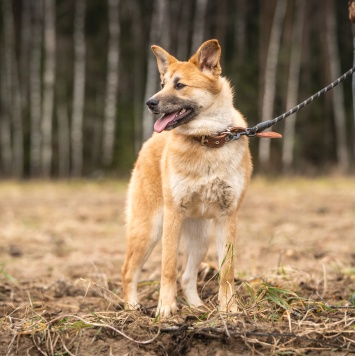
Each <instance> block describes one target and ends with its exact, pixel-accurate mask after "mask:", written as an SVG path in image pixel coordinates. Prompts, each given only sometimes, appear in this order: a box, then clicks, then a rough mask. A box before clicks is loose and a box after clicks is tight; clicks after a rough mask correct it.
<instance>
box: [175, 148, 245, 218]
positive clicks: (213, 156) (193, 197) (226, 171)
mask: <svg viewBox="0 0 355 356" xmlns="http://www.w3.org/2000/svg"><path fill="white" fill-rule="evenodd" d="M244 154H245V148H244V146H243V145H234V144H230V145H229V147H223V148H221V149H209V150H208V151H206V154H205V155H204V156H203V159H201V160H199V161H198V162H197V163H195V164H194V165H191V164H189V163H188V162H182V161H180V160H179V159H177V158H171V159H169V168H170V169H171V175H170V181H169V186H170V191H171V193H172V195H173V199H174V203H175V204H176V206H177V207H178V208H179V209H180V210H181V211H182V212H183V213H184V215H185V216H186V217H193V218H218V217H220V216H223V215H224V214H227V213H228V212H229V211H230V210H231V209H234V208H235V207H236V206H237V205H238V202H239V199H240V197H241V194H242V192H243V190H244V185H245V180H246V172H245V171H244V169H243V168H242V166H241V161H242V158H243V155H244Z"/></svg>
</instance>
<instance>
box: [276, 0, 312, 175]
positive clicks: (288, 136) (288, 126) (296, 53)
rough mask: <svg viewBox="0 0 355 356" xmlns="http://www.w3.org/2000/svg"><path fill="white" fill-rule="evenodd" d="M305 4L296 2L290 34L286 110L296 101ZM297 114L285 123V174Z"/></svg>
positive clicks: (301, 1)
mask: <svg viewBox="0 0 355 356" xmlns="http://www.w3.org/2000/svg"><path fill="white" fill-rule="evenodd" d="M305 8H306V2H305V1H303V0H296V2H295V19H294V23H293V30H292V31H293V32H292V47H291V59H290V68H289V75H288V87H287V99H286V109H287V110H288V109H290V108H293V107H294V106H296V105H297V101H298V88H299V78H300V72H301V54H302V38H303V27H304V19H305ZM296 118H297V113H295V114H293V116H292V117H289V118H288V119H287V120H286V121H285V131H284V139H283V150H282V163H283V169H284V171H285V172H287V171H288V172H289V171H290V169H291V167H292V165H293V152H294V142H295V125H296Z"/></svg>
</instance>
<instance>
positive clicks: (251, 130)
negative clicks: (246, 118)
mask: <svg viewBox="0 0 355 356" xmlns="http://www.w3.org/2000/svg"><path fill="white" fill-rule="evenodd" d="M354 72H355V67H353V68H351V69H349V70H348V71H347V72H346V73H344V74H343V75H342V76H341V77H339V78H338V79H337V80H335V81H334V82H333V83H331V84H329V85H328V86H326V87H325V88H323V89H322V90H320V91H319V92H318V93H316V94H314V95H312V96H311V97H309V98H308V99H306V100H305V101H303V102H302V103H300V104H298V105H297V106H295V107H294V108H292V109H291V110H289V111H287V112H285V113H284V114H282V115H280V116H278V117H276V118H275V119H273V120H267V121H263V122H260V123H259V124H257V125H255V126H253V127H250V128H246V129H245V130H244V131H241V132H235V133H231V134H230V140H231V141H235V140H238V139H239V138H240V137H241V136H243V135H245V136H248V137H253V136H255V135H256V134H257V133H259V132H262V131H264V130H266V129H268V128H269V127H271V126H273V125H275V124H276V123H277V122H280V121H282V120H284V119H285V118H286V117H288V116H290V115H292V114H294V113H295V112H297V111H298V110H300V109H302V108H304V107H305V106H307V105H308V104H310V103H311V102H312V101H314V100H316V99H318V98H319V97H320V96H322V95H323V94H325V93H326V92H327V91H329V90H331V89H333V88H334V87H335V86H337V85H338V84H339V83H341V82H343V81H344V80H345V79H346V78H347V77H349V76H350V75H352V74H353V73H354Z"/></svg>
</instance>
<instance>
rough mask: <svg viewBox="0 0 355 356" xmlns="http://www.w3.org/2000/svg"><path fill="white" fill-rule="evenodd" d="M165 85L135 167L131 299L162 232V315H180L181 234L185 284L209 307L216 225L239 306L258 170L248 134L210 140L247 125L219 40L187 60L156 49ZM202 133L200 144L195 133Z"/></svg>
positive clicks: (226, 301) (229, 305)
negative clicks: (246, 206)
mask: <svg viewBox="0 0 355 356" xmlns="http://www.w3.org/2000/svg"><path fill="white" fill-rule="evenodd" d="M152 50H153V52H154V54H155V56H156V57H157V62H158V69H159V72H160V77H161V90H160V91H159V92H158V93H156V94H155V95H154V96H152V97H151V98H150V99H149V100H148V101H147V106H148V107H149V109H150V111H151V112H153V113H155V114H163V115H162V116H161V117H160V118H159V119H158V120H157V121H156V122H155V125H154V130H155V131H156V132H157V133H155V134H154V135H153V136H152V137H151V138H150V139H149V140H148V141H147V142H146V143H145V144H144V145H143V148H142V150H141V152H140V153H139V156H138V159H137V162H136V164H135V167H134V170H133V173H132V177H131V181H130V186H129V193H128V207H127V229H128V248H127V254H126V259H125V262H124V266H123V268H122V275H123V276H122V277H123V279H122V281H123V292H124V298H125V302H126V303H127V304H128V305H129V306H133V307H134V306H136V305H137V304H138V296H137V283H138V278H139V274H140V271H141V269H142V266H143V264H144V263H145V262H146V260H147V259H148V257H149V255H150V253H151V252H152V250H153V248H154V246H155V245H156V243H157V242H158V241H159V240H160V239H161V237H162V251H163V252H162V272H161V285H160V297H159V305H158V309H157V315H160V316H161V317H169V316H170V315H171V314H174V313H176V311H177V305H176V293H177V288H176V279H177V256H178V248H179V242H180V238H181V237H182V239H183V242H184V246H185V249H186V254H187V261H186V267H185V270H184V273H183V275H182V288H183V291H184V294H185V297H186V299H187V302H188V303H189V304H190V305H191V306H196V307H197V306H201V305H203V303H202V301H201V299H200V297H199V295H198V292H197V286H196V283H197V273H198V268H199V265H200V264H201V262H202V260H203V258H204V257H205V255H206V252H207V249H208V242H209V237H210V230H211V226H212V224H213V223H214V224H215V235H216V243H217V248H218V261H219V282H220V286H219V294H218V298H219V303H220V307H221V310H223V311H231V310H234V309H235V304H234V248H235V240H236V233H237V214H238V210H239V207H240V205H241V202H242V200H243V196H244V193H245V191H246V188H247V185H248V182H249V180H250V175H251V171H252V164H251V158H250V153H249V148H248V139H247V138H246V137H245V136H243V137H241V138H240V139H239V140H237V141H230V142H227V143H226V144H225V145H223V147H220V148H209V147H207V146H205V145H204V144H203V143H204V140H208V137H213V136H211V135H216V133H220V132H223V131H225V130H227V129H228V128H230V127H235V126H238V127H246V122H245V120H244V118H243V116H242V115H241V114H240V112H239V111H238V110H236V109H235V108H234V107H233V90H232V89H231V87H230V84H229V82H228V80H227V79H225V78H223V77H221V75H220V74H221V67H220V64H219V60H220V55H221V49H220V46H219V44H218V41H217V40H210V41H207V42H205V43H203V44H202V45H201V47H200V48H199V49H198V50H197V52H196V53H195V54H194V55H193V56H192V57H191V58H190V60H189V61H188V62H180V61H178V60H177V59H176V58H175V57H173V56H171V55H170V54H169V53H167V52H166V51H165V50H164V49H162V48H160V47H158V46H152ZM198 137H200V138H201V137H203V138H204V140H202V141H201V142H202V144H201V142H199V140H197V139H196V138H198Z"/></svg>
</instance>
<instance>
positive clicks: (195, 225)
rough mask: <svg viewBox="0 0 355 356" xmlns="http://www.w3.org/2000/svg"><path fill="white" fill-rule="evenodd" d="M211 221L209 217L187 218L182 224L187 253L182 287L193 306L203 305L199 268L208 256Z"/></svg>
mask: <svg viewBox="0 0 355 356" xmlns="http://www.w3.org/2000/svg"><path fill="white" fill-rule="evenodd" d="M210 229H211V221H210V220H208V219H186V220H185V222H184V224H183V226H182V239H183V243H184V247H185V250H186V254H187V261H186V266H185V271H184V273H183V275H182V288H183V291H184V294H185V297H186V299H187V301H188V303H189V304H190V305H191V306H195V307H197V306H200V305H203V302H202V301H201V299H200V297H199V295H198V293H197V274H198V268H199V266H200V264H201V262H202V261H203V259H204V257H205V256H206V253H207V250H208V242H209V238H210Z"/></svg>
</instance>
